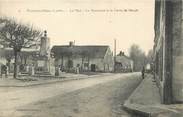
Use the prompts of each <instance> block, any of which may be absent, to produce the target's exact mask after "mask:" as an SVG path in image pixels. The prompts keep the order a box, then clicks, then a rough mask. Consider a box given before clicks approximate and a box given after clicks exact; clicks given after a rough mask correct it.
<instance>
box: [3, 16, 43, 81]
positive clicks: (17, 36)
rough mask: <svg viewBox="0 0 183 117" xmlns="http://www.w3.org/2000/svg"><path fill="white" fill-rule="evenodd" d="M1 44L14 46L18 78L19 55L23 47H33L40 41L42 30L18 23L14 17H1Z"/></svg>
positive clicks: (15, 74)
mask: <svg viewBox="0 0 183 117" xmlns="http://www.w3.org/2000/svg"><path fill="white" fill-rule="evenodd" d="M0 24H1V25H2V26H1V31H0V44H1V45H3V46H5V47H10V48H13V52H14V57H15V61H14V78H17V56H18V53H19V52H21V49H22V48H31V47H32V46H35V45H36V44H37V42H39V41H40V36H41V31H40V30H36V29H34V27H33V26H31V25H24V24H21V23H18V22H17V21H16V20H14V19H10V18H4V17H3V18H0Z"/></svg>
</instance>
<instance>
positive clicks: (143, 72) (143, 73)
mask: <svg viewBox="0 0 183 117" xmlns="http://www.w3.org/2000/svg"><path fill="white" fill-rule="evenodd" d="M141 72H142V79H144V75H145V68H144V66H143V67H142V71H141Z"/></svg>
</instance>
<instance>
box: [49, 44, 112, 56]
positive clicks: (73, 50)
mask: <svg viewBox="0 0 183 117" xmlns="http://www.w3.org/2000/svg"><path fill="white" fill-rule="evenodd" d="M108 48H109V46H102V45H99V46H91V45H89V46H64V45H63V46H53V48H52V49H51V52H52V53H54V54H55V56H71V55H72V56H90V57H92V58H103V57H104V56H105V54H106V52H107V49H108Z"/></svg>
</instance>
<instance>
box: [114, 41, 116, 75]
mask: <svg viewBox="0 0 183 117" xmlns="http://www.w3.org/2000/svg"><path fill="white" fill-rule="evenodd" d="M114 72H116V39H114Z"/></svg>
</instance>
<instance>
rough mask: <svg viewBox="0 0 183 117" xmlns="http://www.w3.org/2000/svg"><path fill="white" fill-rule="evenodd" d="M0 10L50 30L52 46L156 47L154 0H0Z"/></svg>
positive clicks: (123, 48)
mask: <svg viewBox="0 0 183 117" xmlns="http://www.w3.org/2000/svg"><path fill="white" fill-rule="evenodd" d="M10 1H11V2H10ZM0 13H1V15H5V16H8V17H14V18H16V19H17V20H18V21H21V22H24V23H31V24H33V25H34V26H36V27H38V28H40V29H42V30H47V32H48V36H49V37H50V39H51V45H52V46H53V45H66V44H68V42H69V41H71V40H75V42H76V43H75V44H76V45H109V46H110V47H111V50H112V51H113V48H114V46H113V45H114V39H116V40H117V52H119V51H120V50H122V51H125V53H127V52H128V49H129V47H130V45H132V44H133V43H135V44H138V45H139V46H140V47H141V48H142V49H143V50H144V51H146V52H147V51H148V50H149V49H152V47H153V38H154V32H153V31H154V0H0Z"/></svg>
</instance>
